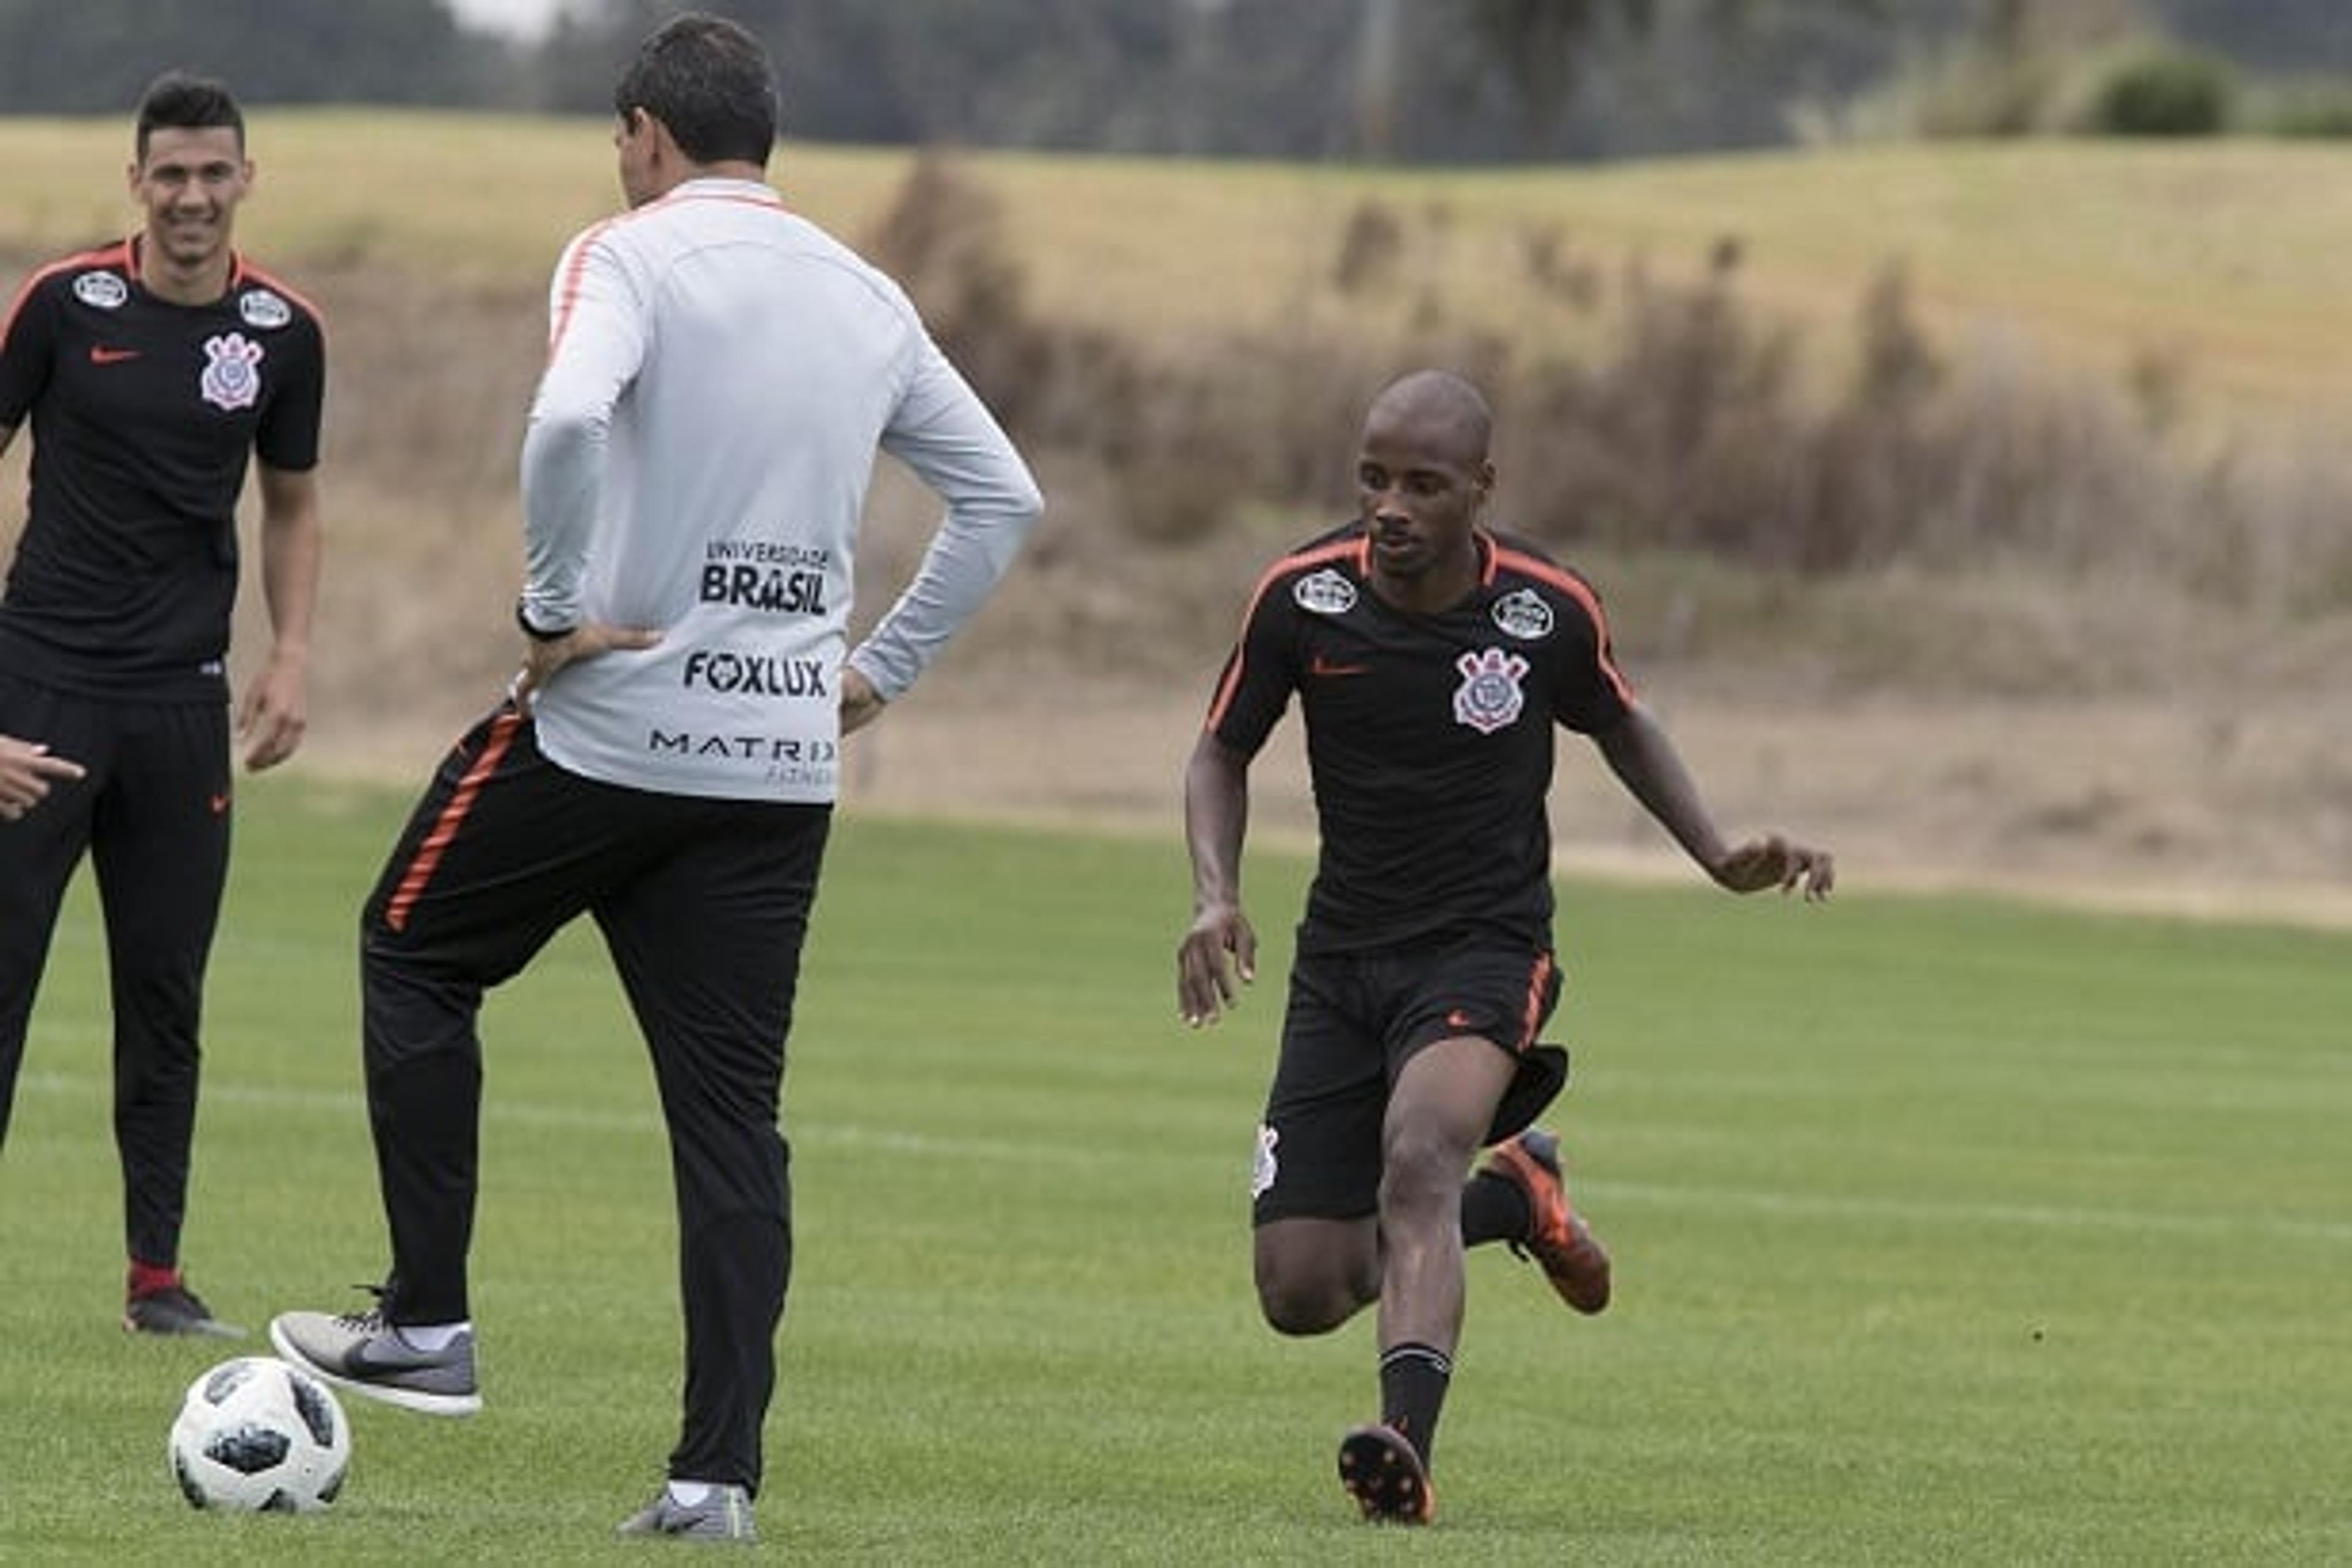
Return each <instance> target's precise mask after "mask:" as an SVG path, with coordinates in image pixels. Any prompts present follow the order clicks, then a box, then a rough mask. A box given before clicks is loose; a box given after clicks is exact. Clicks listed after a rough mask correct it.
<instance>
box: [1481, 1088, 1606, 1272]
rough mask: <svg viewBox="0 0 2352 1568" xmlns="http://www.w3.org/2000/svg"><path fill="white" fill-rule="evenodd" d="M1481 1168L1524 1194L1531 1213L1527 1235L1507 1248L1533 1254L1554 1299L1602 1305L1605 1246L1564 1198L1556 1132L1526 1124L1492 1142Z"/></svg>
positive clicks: (1520, 1253)
mask: <svg viewBox="0 0 2352 1568" xmlns="http://www.w3.org/2000/svg"><path fill="white" fill-rule="evenodd" d="M1485 1169H1486V1170H1487V1171H1489V1172H1492V1173H1494V1174H1496V1175H1497V1176H1500V1177H1502V1178H1503V1179H1504V1180H1505V1181H1507V1182H1509V1183H1511V1184H1514V1185H1516V1186H1517V1188H1518V1189H1519V1190H1520V1191H1521V1192H1523V1193H1525V1194H1527V1196H1528V1212H1529V1213H1530V1214H1531V1215H1533V1216H1534V1217H1533V1220H1532V1222H1531V1223H1530V1224H1529V1226H1528V1235H1527V1238H1526V1239H1525V1240H1523V1241H1515V1242H1513V1243H1511V1250H1512V1251H1514V1252H1516V1253H1517V1254H1518V1255H1519V1256H1520V1257H1522V1258H1534V1259H1535V1260H1536V1262H1537V1264H1538V1265H1539V1266H1540V1267H1541V1268H1542V1269H1543V1271H1544V1278H1545V1279H1549V1280H1550V1281H1551V1288H1552V1289H1555V1290H1557V1291H1559V1299H1560V1300H1563V1301H1565V1302H1567V1303H1568V1304H1569V1305H1570V1307H1573V1308H1575V1309H1576V1310H1578V1311H1580V1312H1583V1313H1585V1314H1587V1315H1588V1316H1589V1315H1591V1313H1594V1312H1598V1311H1600V1310H1601V1309H1602V1308H1604V1307H1606V1306H1608V1305H1609V1249H1608V1248H1607V1247H1603V1246H1601V1238H1600V1237H1597V1236H1595V1235H1593V1234H1592V1227H1591V1226H1589V1225H1587V1224H1585V1223H1584V1216H1583V1215H1580V1214H1578V1213H1577V1212H1576V1210H1575V1208H1574V1207H1572V1206H1571V1205H1570V1203H1569V1201H1568V1184H1567V1183H1566V1182H1564V1181H1562V1180H1561V1179H1560V1173H1559V1134H1557V1133H1554V1132H1547V1131H1544V1130H1543V1129H1542V1128H1540V1127H1530V1128H1528V1130H1527V1131H1525V1132H1522V1133H1520V1134H1519V1135H1518V1136H1517V1137H1516V1138H1514V1139H1512V1140H1511V1141H1510V1142H1507V1143H1501V1144H1497V1145H1496V1149H1495V1152H1494V1153H1493V1154H1491V1155H1489V1156H1488V1157H1487V1160H1486V1166H1485Z"/></svg>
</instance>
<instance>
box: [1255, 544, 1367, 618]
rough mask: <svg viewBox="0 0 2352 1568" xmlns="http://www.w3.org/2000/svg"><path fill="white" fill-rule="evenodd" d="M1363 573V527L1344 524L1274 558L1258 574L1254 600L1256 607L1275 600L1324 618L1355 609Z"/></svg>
mask: <svg viewBox="0 0 2352 1568" xmlns="http://www.w3.org/2000/svg"><path fill="white" fill-rule="evenodd" d="M1364 572H1365V563H1364V531H1363V527H1362V525H1361V524H1360V523H1357V522H1353V521H1349V522H1345V523H1342V524H1340V525H1339V527H1337V528H1330V529H1326V530H1324V531H1322V532H1320V533H1318V534H1316V535H1315V536H1314V537H1312V538H1310V539H1306V540H1303V541H1301V542H1298V543H1297V544H1294V545H1292V546H1291V547H1290V548H1289V549H1287V550H1285V551H1284V552H1282V553H1281V554H1279V555H1277V556H1276V557H1275V558H1274V560H1273V561H1271V562H1269V563H1267V565H1266V567H1265V571H1263V572H1261V573H1260V574H1258V581H1257V589H1256V592H1255V594H1254V595H1252V597H1253V599H1254V600H1255V602H1259V603H1263V602H1265V601H1266V600H1267V599H1268V598H1270V597H1271V598H1276V599H1278V600H1280V601H1282V602H1286V603H1294V604H1297V605H1298V606H1299V607H1300V608H1302V609H1307V610H1314V611H1317V612H1319V613H1322V614H1327V615H1328V614H1331V613H1333V612H1336V611H1341V610H1345V609H1347V608H1349V607H1350V606H1351V605H1353V604H1354V603H1355V600H1356V598H1357V596H1358V595H1360V594H1361V593H1362V591H1363V584H1364Z"/></svg>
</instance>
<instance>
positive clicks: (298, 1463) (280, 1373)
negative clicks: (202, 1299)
mask: <svg viewBox="0 0 2352 1568" xmlns="http://www.w3.org/2000/svg"><path fill="white" fill-rule="evenodd" d="M167 1447H168V1451H169V1453H170V1456H171V1461H172V1476H173V1479H175V1480H177V1481H178V1482H179V1483H180V1490H181V1491H182V1492H183V1493H184V1494H185V1495H186V1497H187V1500H188V1501H189V1503H190V1504H191V1505H192V1506H194V1507H196V1508H216V1509H226V1510H236V1511H240V1512H247V1513H310V1512H314V1511H316V1510H320V1509H322V1508H325V1507H326V1506H327V1505H328V1504H329V1503H331V1502H332V1501H334V1500H335V1494H336V1493H337V1492H338V1491H341V1489H342V1485H343V1472H344V1471H345V1470H346V1469H347V1468H349V1467H350V1465H351V1458H352V1429H351V1427H350V1426H349V1425H348V1424H347V1423H346V1422H345V1421H344V1420H343V1407H342V1406H341V1405H338V1404H336V1403H335V1396H334V1394H331V1392H329V1391H328V1388H327V1385H326V1384H323V1383H321V1382H320V1381H319V1380H318V1379H317V1378H315V1377H312V1376H311V1375H310V1373H307V1372H304V1371H302V1370H301V1369H300V1368H299V1367H296V1366H292V1365H290V1364H289V1363H285V1362H282V1361H278V1360H276V1359H275V1358H273V1357H270V1356H239V1357H238V1358H237V1359H236V1360H235V1361H225V1362H223V1363H220V1364H219V1365H218V1366H216V1367H215V1368H213V1369H212V1370H211V1371H210V1372H207V1373H205V1374H204V1375H203V1376H202V1377H199V1378H198V1379H196V1381H195V1382H194V1383H192V1384H189V1385H188V1396H187V1398H185V1399H184V1400H183V1401H182V1402H181V1404H180V1415H179V1419H178V1420H176V1421H174V1422H173V1423H172V1436H171V1441H170V1443H169V1444H168V1445H167Z"/></svg>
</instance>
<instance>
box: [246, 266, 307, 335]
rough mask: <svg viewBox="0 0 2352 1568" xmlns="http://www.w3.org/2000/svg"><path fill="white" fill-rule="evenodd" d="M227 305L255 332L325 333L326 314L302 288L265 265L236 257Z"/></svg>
mask: <svg viewBox="0 0 2352 1568" xmlns="http://www.w3.org/2000/svg"><path fill="white" fill-rule="evenodd" d="M229 308H230V309H231V310H235V311H236V318H237V321H239V322H240V323H241V324H243V325H244V326H246V327H248V328H250V329H252V330H253V331H257V332H283V331H308V332H311V333H316V334H318V335H320V336H322V337H323V336H324V335H325V333H326V331H327V313H326V312H325V311H324V310H320V308H319V307H318V305H317V304H315V303H313V302H312V301H311V300H310V299H309V298H308V297H307V296H305V295H304V294H303V293H302V292H301V290H299V289H296V288H295V287H293V285H291V284H289V283H288V282H287V281H286V279H284V278H282V277H280V276H279V275H278V274H277V273H276V272H273V271H271V270H270V269H269V268H266V267H262V266H259V265H257V263H255V262H253V261H251V260H249V259H247V258H243V257H239V258H237V267H236V277H235V280H234V281H233V282H232V284H231V285H230V288H229Z"/></svg>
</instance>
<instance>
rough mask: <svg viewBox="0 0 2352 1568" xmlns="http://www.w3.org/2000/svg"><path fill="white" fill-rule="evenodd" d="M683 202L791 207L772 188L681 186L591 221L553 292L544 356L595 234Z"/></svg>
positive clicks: (564, 324)
mask: <svg viewBox="0 0 2352 1568" xmlns="http://www.w3.org/2000/svg"><path fill="white" fill-rule="evenodd" d="M682 202H733V203H736V204H738V205H741V206H747V207H768V208H771V209H772V210H773V211H776V212H790V211H791V210H792V209H791V208H790V207H788V206H786V205H784V203H783V198H782V197H781V196H779V195H776V194H775V193H774V192H773V191H770V192H767V193H766V194H764V195H756V196H754V195H734V194H732V193H721V192H719V191H688V190H683V189H680V190H676V191H672V192H671V193H670V194H669V195H666V196H660V197H657V198H656V199H655V200H653V201H650V202H647V203H646V205H644V206H641V207H633V208H631V209H630V210H629V211H627V212H625V213H614V215H613V216H611V217H608V218H606V219H604V221H603V222H601V223H596V224H593V225H591V226H589V227H588V228H587V229H585V230H584V231H583V233H582V234H581V236H580V237H579V238H578V239H577V240H576V241H574V242H573V244H572V259H571V260H570V261H569V262H568V263H567V264H566V265H565V267H564V268H563V287H562V290H561V291H560V292H559V293H558V294H557V295H556V300H555V324H554V326H553V328H552V329H551V331H549V332H548V334H547V357H548V359H549V361H550V362H552V361H553V360H554V358H555V351H556V348H557V346H558V345H560V344H561V343H562V342H563V334H564V332H565V331H566V330H567V329H569V328H570V327H571V325H572V309H573V307H575V306H577V305H578V304H579V303H580V279H581V278H582V276H583V274H585V273H586V271H587V270H588V247H590V246H592V245H593V244H595V243H596V240H597V238H598V237H600V236H602V235H603V234H604V231H605V230H606V229H608V228H613V227H615V226H619V225H621V224H625V223H627V222H629V221H630V220H631V219H633V218H641V217H645V216H648V215H649V214H652V213H656V212H658V211H660V210H661V209H662V208H664V207H667V206H674V205H677V204H679V203H682Z"/></svg>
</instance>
